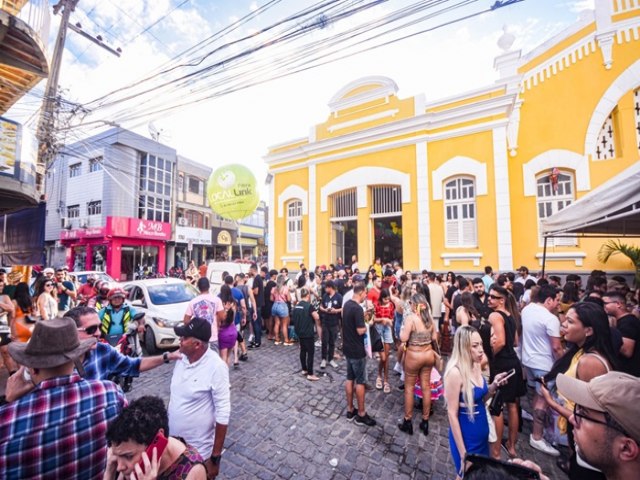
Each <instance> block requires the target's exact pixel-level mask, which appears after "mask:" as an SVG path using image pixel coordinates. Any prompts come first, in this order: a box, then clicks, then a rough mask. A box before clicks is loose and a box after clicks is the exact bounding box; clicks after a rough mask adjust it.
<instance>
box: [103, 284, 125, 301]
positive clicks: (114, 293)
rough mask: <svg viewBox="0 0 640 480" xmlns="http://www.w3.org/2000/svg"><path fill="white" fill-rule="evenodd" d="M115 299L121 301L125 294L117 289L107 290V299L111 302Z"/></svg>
mask: <svg viewBox="0 0 640 480" xmlns="http://www.w3.org/2000/svg"><path fill="white" fill-rule="evenodd" d="M116 297H121V298H123V299H124V298H127V293H126V292H125V291H124V290H123V289H121V288H119V287H116V288H112V289H111V290H109V294H108V295H107V298H108V299H109V300H111V299H113V298H116Z"/></svg>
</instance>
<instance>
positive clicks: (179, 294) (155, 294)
mask: <svg viewBox="0 0 640 480" xmlns="http://www.w3.org/2000/svg"><path fill="white" fill-rule="evenodd" d="M147 290H148V291H149V299H150V300H151V303H153V304H154V305H170V304H172V303H184V302H188V301H190V300H191V299H193V298H195V297H197V296H198V292H197V291H196V289H195V288H193V287H192V286H191V285H189V284H188V283H186V282H184V283H167V284H162V285H149V286H147Z"/></svg>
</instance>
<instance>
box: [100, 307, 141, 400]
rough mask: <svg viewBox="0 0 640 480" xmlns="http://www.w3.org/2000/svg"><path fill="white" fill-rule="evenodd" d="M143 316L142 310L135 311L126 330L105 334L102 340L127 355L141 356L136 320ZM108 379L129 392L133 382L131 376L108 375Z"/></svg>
mask: <svg viewBox="0 0 640 480" xmlns="http://www.w3.org/2000/svg"><path fill="white" fill-rule="evenodd" d="M143 317H144V312H140V313H136V314H135V315H134V316H133V318H132V319H131V321H130V322H129V326H128V327H127V331H126V332H125V333H124V334H122V335H120V334H115V335H106V336H105V338H104V340H105V341H106V342H107V343H108V344H109V345H111V346H112V347H114V348H115V349H116V350H118V351H119V352H120V353H121V354H122V355H125V356H127V357H133V358H138V357H141V356H142V346H141V345H140V337H139V336H138V325H139V324H138V321H139V320H140V319H142V318H143ZM108 379H109V380H111V381H112V382H113V383H115V384H117V385H119V386H120V387H121V388H122V391H123V392H125V393H126V392H130V391H131V386H132V384H133V377H124V376H120V375H109V378H108Z"/></svg>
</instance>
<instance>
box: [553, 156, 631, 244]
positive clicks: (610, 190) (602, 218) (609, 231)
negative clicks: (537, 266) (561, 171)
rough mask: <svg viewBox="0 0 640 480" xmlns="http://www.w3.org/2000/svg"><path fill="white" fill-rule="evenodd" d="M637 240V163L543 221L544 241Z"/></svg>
mask: <svg viewBox="0 0 640 480" xmlns="http://www.w3.org/2000/svg"><path fill="white" fill-rule="evenodd" d="M570 233H571V234H576V233H578V234H585V235H599V236H612V237H622V236H640V161H638V162H636V163H634V164H633V165H632V166H630V167H629V168H627V169H625V170H624V171H622V172H620V173H619V174H618V175H616V176H615V177H613V178H611V179H609V180H608V181H607V182H605V183H603V184H602V185H600V186H599V187H598V188H596V189H594V190H592V191H591V192H589V193H588V194H586V195H585V196H584V197H582V198H581V199H579V200H577V201H576V202H574V203H573V204H571V205H569V206H568V207H566V208H565V209H563V210H561V211H559V212H558V213H556V214H555V215H552V216H550V217H549V218H547V219H545V220H543V221H542V234H543V235H544V236H545V237H555V236H562V235H563V234H570Z"/></svg>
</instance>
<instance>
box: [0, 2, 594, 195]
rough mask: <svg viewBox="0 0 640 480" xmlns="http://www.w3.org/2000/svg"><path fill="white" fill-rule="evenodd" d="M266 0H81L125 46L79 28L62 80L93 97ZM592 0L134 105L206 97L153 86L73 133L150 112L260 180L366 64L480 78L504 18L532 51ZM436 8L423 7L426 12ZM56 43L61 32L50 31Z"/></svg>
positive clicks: (273, 57)
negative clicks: (272, 155) (270, 158)
mask: <svg viewBox="0 0 640 480" xmlns="http://www.w3.org/2000/svg"><path fill="white" fill-rule="evenodd" d="M323 1H327V0H323ZM372 1H373V0H365V1H364V2H356V1H353V0H351V1H344V2H337V3H336V5H337V7H336V10H332V11H330V12H329V14H327V16H329V15H331V14H332V12H333V13H335V12H337V11H339V8H340V6H344V5H352V6H357V5H362V4H363V3H365V4H366V3H371V2H372ZM460 1H461V0H455V1H452V2H449V3H448V4H449V5H453V4H457V3H460ZM494 2H495V0H478V1H476V2H472V3H471V4H470V5H468V6H465V7H464V8H461V9H458V10H456V11H454V12H452V13H450V14H449V15H441V16H438V17H435V18H431V19H426V20H423V21H421V22H419V23H418V24H417V25H415V26H413V27H407V28H404V29H402V30H400V31H399V32H398V33H397V35H404V34H407V33H409V32H411V31H417V30H422V29H425V28H430V27H435V26H437V25H439V24H441V23H443V22H444V21H447V20H451V19H453V18H459V17H461V16H465V15H469V14H472V13H474V12H478V11H481V10H484V9H486V8H488V7H489V6H490V5H492V4H493V3H494ZM52 3H55V2H52ZM267 3H269V2H267V1H266V0H260V1H258V0H233V1H211V0H153V1H152V0H127V1H125V2H122V1H119V0H81V1H80V2H79V5H78V9H77V11H76V12H74V13H73V15H72V17H71V18H72V22H73V23H76V22H80V24H81V25H82V28H83V29H84V30H85V31H87V32H90V33H92V34H94V35H98V34H100V35H102V36H103V38H104V39H105V41H106V42H107V43H108V44H109V45H111V46H112V47H114V48H115V47H121V48H122V50H123V53H122V56H121V57H120V58H117V57H115V56H113V55H111V54H109V53H107V52H106V51H104V50H103V49H101V48H100V47H98V46H96V45H94V44H92V43H90V42H88V41H87V40H85V39H84V38H82V37H80V36H79V35H77V34H75V33H73V32H70V33H69V35H68V41H67V51H66V52H65V55H64V59H63V67H62V70H61V80H60V83H61V86H62V87H64V88H65V89H66V90H65V92H66V95H67V96H68V98H70V99H72V100H74V101H77V102H79V103H85V102H89V101H91V100H94V99H96V98H98V97H100V96H102V95H104V94H106V93H109V92H112V91H114V90H116V89H118V88H120V87H122V86H126V85H129V84H130V83H131V82H133V81H136V80H138V79H141V78H144V77H146V76H148V75H149V73H150V72H157V71H158V67H159V66H161V65H163V64H166V62H167V61H168V60H170V59H171V58H172V57H174V56H175V55H177V54H178V53H180V52H182V51H184V50H185V49H186V48H188V47H190V46H192V45H195V44H197V43H198V42H200V41H202V40H203V39H205V38H207V37H209V36H210V35H212V34H214V33H215V32H219V31H220V30H222V29H223V28H225V27H228V26H229V25H231V24H233V23H234V22H236V21H238V19H240V18H242V17H244V16H245V15H247V14H249V13H250V12H252V11H253V12H255V11H256V10H257V9H260V8H261V7H264V6H265V5H266V4H267ZM318 3H320V2H313V1H310V0H304V1H303V0H281V1H279V2H278V1H275V2H272V4H273V5H274V6H272V7H271V8H270V9H269V10H268V11H266V12H264V13H261V14H260V15H257V16H256V17H255V18H254V19H253V20H252V21H251V22H248V23H246V24H244V25H242V27H241V28H239V29H236V30H234V31H232V32H229V33H227V34H226V35H224V36H221V37H220V38H219V39H217V40H216V41H215V42H213V43H212V48H213V47H220V46H223V45H228V46H227V47H226V48H224V49H222V50H221V52H219V53H216V54H214V55H212V56H211V57H209V58H207V60H205V61H204V63H203V64H206V62H208V61H215V59H216V58H223V57H224V55H229V54H231V53H237V52H241V51H243V50H246V49H247V48H249V47H251V46H255V45H258V44H259V43H260V42H261V41H262V40H261V39H263V38H264V37H263V36H256V37H255V38H251V39H249V40H247V41H244V42H243V43H241V44H238V45H234V44H232V42H233V41H234V40H237V39H239V38H241V37H243V36H245V35H251V34H254V33H255V32H256V31H258V30H260V29H263V28H265V27H267V26H270V25H273V24H274V23H275V22H277V21H278V20H280V19H283V18H285V17H286V16H288V15H292V14H293V13H294V12H298V11H300V10H302V9H303V8H304V7H305V6H309V5H314V4H316V5H317V4H318ZM417 3H428V2H417V1H413V2H410V1H406V0H388V1H386V2H379V4H378V5H377V6H375V7H372V8H369V9H366V10H365V11H363V12H361V13H359V14H357V15H353V16H351V17H349V18H346V19H344V20H341V21H336V22H333V23H329V24H328V25H326V26H325V27H324V28H322V29H316V30H313V31H309V33H305V35H302V36H300V38H299V39H298V40H297V41H296V42H295V43H293V44H292V46H291V47H287V48H294V47H295V48H298V49H302V48H306V47H303V45H307V44H308V43H309V42H313V41H317V40H323V39H324V40H326V39H331V38H336V36H337V35H340V34H341V33H343V32H345V31H347V30H348V29H349V28H351V27H354V26H356V25H360V24H363V23H365V22H367V21H370V20H373V19H376V18H382V17H383V16H384V15H390V14H392V13H393V12H397V11H398V10H399V9H400V8H402V7H406V6H408V5H415V4H417ZM588 8H593V0H574V1H571V0H555V1H554V0H525V1H523V2H520V3H517V4H515V5H512V6H508V7H504V8H501V9H498V10H496V11H494V12H491V13H488V14H485V15H482V16H478V17H474V18H471V19H468V20H464V21H462V22H459V23H455V24H453V25H449V26H446V27H443V28H440V29H437V30H435V31H432V32H429V33H425V34H421V35H418V36H415V37H413V38H410V39H407V40H403V41H401V42H398V43H394V44H392V45H389V46H386V47H383V48H380V49H376V50H373V51H370V52H367V53H362V54H359V55H356V56H352V57H350V58H348V59H345V60H342V61H337V62H334V63H331V64H328V65H325V66H322V67H318V68H316V69H313V70H308V71H306V72H303V73H299V74H295V75H292V76H289V77H285V78H282V79H278V80H273V81H270V82H268V83H265V84H262V85H258V86H254V87H251V88H249V89H246V90H240V91H237V92H235V93H231V94H228V95H225V96H220V97H218V98H216V99H214V100H209V101H200V102H199V103H197V104H196V105H193V106H189V107H184V108H181V109H178V110H175V111H171V112H170V113H163V114H158V115H151V116H145V115H141V116H139V117H136V115H135V114H136V113H137V112H140V111H142V110H143V109H144V108H146V107H149V106H151V105H154V102H155V103H158V102H159V101H161V102H162V103H161V104H162V105H164V104H165V102H171V101H174V102H182V101H189V100H191V99H194V98H198V97H197V96H195V95H196V94H195V93H193V90H194V89H195V88H197V87H198V83H196V82H194V83H193V84H192V85H190V87H191V88H189V87H185V88H182V89H172V90H169V91H160V92H159V93H157V94H153V95H151V96H150V97H151V98H149V99H148V101H147V103H145V104H141V103H140V99H144V97H142V96H135V95H134V97H136V98H133V99H132V100H130V101H127V102H122V103H120V104H119V105H118V106H117V107H114V108H112V109H109V108H105V107H102V108H99V109H97V110H96V112H95V113H94V115H92V116H89V117H87V118H86V119H85V121H84V123H81V124H79V125H78V126H77V127H76V128H75V129H73V131H72V132H70V134H69V136H68V141H73V140H75V139H79V138H82V137H84V136H87V135H90V134H93V133H97V131H99V128H101V127H100V125H101V124H100V123H88V122H92V121H102V120H108V121H114V122H117V123H118V124H120V125H122V126H123V127H125V128H131V129H133V130H135V131H137V132H138V133H141V134H143V135H148V131H149V123H150V122H153V125H154V127H155V128H156V129H158V130H159V131H161V134H160V135H161V138H160V140H161V141H163V142H164V143H168V144H169V145H171V146H173V147H174V148H176V149H177V150H178V152H179V153H180V154H182V155H184V156H187V157H189V158H192V159H194V160H196V161H199V162H202V163H205V164H208V165H210V166H211V167H213V168H217V167H218V166H220V165H223V164H226V163H244V164H247V165H249V166H250V167H251V168H253V169H254V171H255V172H256V176H257V178H258V182H259V183H262V181H263V179H264V176H265V174H266V166H265V165H264V163H263V161H262V156H263V155H265V154H266V153H267V150H268V147H269V146H270V145H273V144H277V143H280V142H283V141H286V140H288V139H293V138H298V137H301V136H305V135H307V133H308V131H309V128H310V127H311V126H312V125H314V124H316V123H320V122H322V121H324V120H325V119H326V116H327V115H328V112H329V110H328V107H327V102H328V101H329V99H330V98H331V97H332V96H333V95H334V94H335V93H336V92H337V91H338V90H339V89H340V88H342V87H343V86H344V85H346V84H347V83H349V82H351V81H353V80H355V79H357V78H359V77H363V76H367V75H384V76H388V77H390V78H391V79H393V80H394V81H395V82H396V83H397V85H398V87H399V92H398V93H399V96H400V97H409V96H412V95H415V94H419V93H424V94H425V96H426V99H427V101H429V100H435V99H438V98H442V97H446V96H450V95H455V94H457V93H461V92H463V91H465V90H472V89H475V88H479V87H482V86H485V85H488V84H491V83H493V82H494V81H495V79H496V73H495V71H494V70H493V60H494V58H495V57H496V56H497V55H498V54H500V50H499V48H498V47H497V44H496V42H497V40H498V38H499V37H500V36H501V35H502V30H503V27H504V26H506V27H507V29H508V31H509V32H510V33H512V34H513V35H515V37H516V41H515V44H514V46H513V48H514V49H522V50H523V53H526V52H528V51H530V50H531V49H533V48H534V47H535V46H537V45H539V44H540V43H542V42H544V41H545V40H547V39H548V38H550V37H551V36H553V35H555V34H558V33H559V32H561V31H562V30H563V29H565V28H567V27H568V26H569V25H571V24H572V23H574V22H575V21H576V20H577V18H578V16H579V15H580V14H581V13H580V12H581V11H583V10H584V9H588ZM428 12H429V11H427V10H425V11H424V12H422V14H421V15H424V14H425V13H428ZM419 16H420V15H416V16H415V17H407V19H409V18H417V17H419ZM314 19H317V16H314V15H309V16H306V17H303V18H302V19H300V20H298V21H297V22H290V24H289V25H295V26H297V27H300V26H307V25H309V24H310V23H311V22H313V21H314ZM58 21H59V20H58V17H55V18H54V19H53V21H52V28H51V31H52V34H53V33H55V32H56V30H57V22H58ZM392 37H393V35H391V36H389V37H384V38H392ZM52 44H53V41H51V42H50V45H52ZM229 44H231V45H229ZM287 48H280V47H269V48H265V49H264V50H261V51H260V52H258V53H256V54H255V55H254V56H253V57H251V58H252V59H254V61H255V65H250V66H246V67H243V68H244V70H242V69H239V70H238V71H239V72H241V76H240V80H236V81H235V83H234V81H231V80H230V79H229V78H228V77H225V75H231V74H232V69H231V68H226V66H225V67H224V68H221V69H220V70H216V71H215V74H214V75H212V76H211V77H210V80H209V83H207V84H206V87H207V90H205V92H212V93H216V92H218V93H219V92H221V91H222V90H224V88H227V87H228V86H233V85H237V82H238V81H242V79H244V78H249V77H250V76H251V74H252V73H253V71H252V69H256V68H258V67H259V66H262V68H269V66H270V65H272V66H273V67H274V68H275V66H277V65H278V64H279V63H278V62H282V61H283V59H284V60H286V59H287V58H289V57H290V56H291V55H292V53H291V52H292V50H288V49H287ZM339 53H340V50H338V49H336V55H338V54H339ZM217 55H218V56H219V57H216V56H217ZM229 67H231V65H229ZM177 73H178V72H177V71H176V72H173V73H172V74H171V75H173V74H176V75H177ZM265 76H266V75H265ZM166 77H167V75H165V76H163V77H162V78H166ZM169 77H170V75H169ZM43 89H44V84H41V85H40V86H39V87H37V88H36V89H35V91H34V93H35V95H28V96H26V97H25V98H24V100H23V101H22V102H21V103H20V104H19V105H17V106H16V107H15V108H14V109H12V110H10V111H9V112H8V114H7V115H6V116H7V117H8V118H10V119H13V120H16V121H21V122H26V121H27V120H28V119H29V118H30V117H31V114H32V111H33V108H34V107H35V106H37V94H38V93H40V94H41V92H42V91H43ZM92 105H96V104H92ZM150 110H154V109H153V108H151V109H150ZM132 117H136V118H132ZM263 194H264V191H263ZM265 199H266V198H265Z"/></svg>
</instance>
